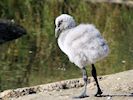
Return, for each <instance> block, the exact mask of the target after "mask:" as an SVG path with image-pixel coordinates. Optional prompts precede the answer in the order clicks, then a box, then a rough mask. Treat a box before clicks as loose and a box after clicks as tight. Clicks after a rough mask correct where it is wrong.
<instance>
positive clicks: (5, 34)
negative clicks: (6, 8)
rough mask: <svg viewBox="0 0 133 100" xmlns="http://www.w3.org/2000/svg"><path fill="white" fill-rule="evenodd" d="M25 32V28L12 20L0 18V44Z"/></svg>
mask: <svg viewBox="0 0 133 100" xmlns="http://www.w3.org/2000/svg"><path fill="white" fill-rule="evenodd" d="M25 34H26V30H25V29H24V28H23V27H22V26H20V25H18V24H16V23H15V22H14V21H12V20H5V19H0V44H3V43H6V42H7V41H11V40H15V39H17V38H19V37H21V36H23V35H25Z"/></svg>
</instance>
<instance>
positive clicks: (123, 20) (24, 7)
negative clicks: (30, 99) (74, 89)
mask: <svg viewBox="0 0 133 100" xmlns="http://www.w3.org/2000/svg"><path fill="white" fill-rule="evenodd" d="M132 11H133V8H131V7H127V6H124V5H115V4H107V3H97V4H94V3H90V2H86V1H85V0H1V1H0V16H1V18H4V19H14V20H15V21H17V22H18V23H20V24H21V25H23V26H24V27H25V28H26V29H27V32H28V35H26V36H24V37H23V38H21V39H18V40H16V41H12V42H8V43H6V44H3V45H1V46H0V51H1V52H0V90H1V91H3V90H5V89H9V88H17V87H23V86H31V85H37V84H43V83H48V82H53V81H59V80H63V79H69V78H76V77H80V76H81V75H80V74H81V73H80V70H79V69H78V68H77V67H75V65H74V64H71V63H70V62H69V60H68V58H67V57H66V55H64V54H63V53H62V52H61V51H60V49H59V48H58V46H57V43H56V42H57V40H56V39H55V37H54V28H55V26H54V20H55V18H56V17H57V16H59V15H60V14H62V13H68V14H71V15H72V16H74V18H75V19H76V22H77V24H79V23H91V24H94V25H96V27H97V28H98V29H99V30H100V32H101V33H102V35H103V36H104V37H105V38H106V40H107V42H108V44H109V47H110V49H111V50H110V54H109V56H108V57H107V59H105V60H103V61H101V62H98V63H97V64H96V66H97V70H98V75H103V74H110V73H115V72H120V71H124V70H128V69H132V68H133V64H132V61H133V12H132ZM87 70H88V74H89V75H90V67H87Z"/></svg>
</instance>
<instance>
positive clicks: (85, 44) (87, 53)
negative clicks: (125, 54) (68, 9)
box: [55, 14, 109, 98]
mask: <svg viewBox="0 0 133 100" xmlns="http://www.w3.org/2000/svg"><path fill="white" fill-rule="evenodd" d="M55 24H56V28H55V37H56V38H58V45H59V47H60V49H61V50H62V51H63V52H64V53H65V54H66V55H67V56H68V58H69V60H70V61H71V62H72V63H74V64H75V65H77V66H78V67H79V68H80V69H81V70H82V73H83V80H84V91H83V92H82V94H81V95H80V96H78V97H77V98H85V97H88V95H87V94H86V88H87V81H88V75H87V71H86V68H85V67H86V66H87V65H89V64H90V65H92V76H93V77H94V80H95V82H96V85H97V93H96V94H95V96H101V94H102V91H101V89H100V86H99V83H98V80H97V73H96V68H95V66H94V63H96V62H97V61H99V60H101V59H103V58H104V57H106V56H107V55H108V53H109V47H108V45H107V43H106V41H105V40H104V38H103V37H102V36H101V34H100V32H99V30H98V29H97V28H95V26H94V25H92V24H80V25H78V26H76V23H75V20H74V19H73V17H72V16H70V15H67V14H62V15H60V16H59V17H57V18H56V20H55Z"/></svg>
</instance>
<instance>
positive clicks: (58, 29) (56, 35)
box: [55, 28, 60, 38]
mask: <svg viewBox="0 0 133 100" xmlns="http://www.w3.org/2000/svg"><path fill="white" fill-rule="evenodd" d="M59 33H60V28H55V38H58V36H59Z"/></svg>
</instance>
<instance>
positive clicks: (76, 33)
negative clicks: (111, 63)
mask: <svg viewBox="0 0 133 100" xmlns="http://www.w3.org/2000/svg"><path fill="white" fill-rule="evenodd" d="M58 45H59V47H60V49H61V50H62V51H63V52H64V53H65V54H66V55H67V56H68V58H69V60H70V61H71V62H73V63H75V64H76V65H77V66H78V67H80V68H82V67H84V66H86V65H88V64H93V63H95V62H96V61H98V60H100V59H102V58H104V57H106V56H107V54H108V51H109V48H108V45H107V44H106V42H105V40H104V39H103V37H102V36H101V35H100V32H99V31H98V30H97V29H96V28H95V26H94V25H91V24H81V25H78V26H76V27H74V28H71V29H68V30H65V31H63V32H62V33H61V34H60V35H59V38H58Z"/></svg>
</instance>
